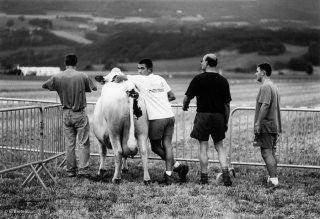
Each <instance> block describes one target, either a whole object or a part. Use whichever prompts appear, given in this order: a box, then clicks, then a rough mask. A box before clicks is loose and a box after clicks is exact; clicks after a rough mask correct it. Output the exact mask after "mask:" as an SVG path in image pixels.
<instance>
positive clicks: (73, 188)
mask: <svg viewBox="0 0 320 219" xmlns="http://www.w3.org/2000/svg"><path fill="white" fill-rule="evenodd" d="M95 74H97V73H89V75H90V76H94V75H95ZM225 76H226V77H227V78H228V80H229V82H230V89H231V93H232V99H233V101H232V107H236V106H254V102H255V97H256V94H257V91H258V89H259V83H258V82H256V81H255V77H254V75H253V74H251V75H234V74H225ZM191 78H192V76H191V75H189V76H175V75H174V76H173V77H172V78H167V80H168V83H169V84H170V86H171V87H172V90H173V91H174V92H175V94H176V96H177V100H176V101H175V102H176V103H182V99H183V95H184V92H185V90H186V88H187V86H188V84H189V82H190V80H191ZM43 81H44V78H43V80H42V79H40V80H33V79H32V78H29V80H13V79H11V80H10V79H6V80H1V81H0V97H15V98H31V99H44V100H56V94H55V92H48V91H46V90H42V89H41V84H42V83H43ZM274 81H275V83H276V84H277V85H278V87H279V89H280V93H281V97H282V99H281V101H282V106H283V107H285V106H291V107H311V108H314V107H319V103H320V92H319V91H320V90H319V76H318V75H313V76H311V77H306V76H305V75H304V74H303V75H296V76H294V77H288V76H287V75H275V77H274ZM100 91H101V85H98V92H94V93H91V94H88V100H89V101H93V102H95V101H96V100H97V98H98V96H99V95H100ZM179 118H180V117H179ZM188 119H192V118H188ZM289 120H290V118H289ZM317 142H318V141H317ZM189 143H190V144H191V145H190V148H191V149H190V151H191V150H192V151H195V154H194V155H196V151H197V148H198V146H197V143H194V142H193V143H192V142H189ZM186 151H187V150H186ZM187 152H188V151H187ZM256 153H258V152H256ZM242 155H243V156H244V155H245V154H242ZM255 155H256V156H258V154H255ZM250 156H251V155H250ZM20 159H21V158H19V157H17V159H16V162H21V160H20ZM0 160H1V162H4V163H5V162H7V161H8V157H5V153H2V154H1V155H0ZM11 160H12V159H11ZM107 160H108V164H107V166H108V169H107V171H108V177H107V179H106V181H105V182H93V181H89V180H87V179H70V178H68V177H67V176H66V173H65V170H64V169H63V168H56V166H55V162H51V163H49V169H50V170H51V171H52V173H53V174H54V175H55V176H56V178H57V181H58V183H57V184H56V185H53V184H52V182H51V181H50V179H49V178H47V177H45V176H44V178H45V184H46V185H49V191H48V192H45V191H44V190H43V189H42V188H41V186H40V185H39V183H38V182H37V180H35V182H34V183H32V184H31V185H29V186H27V187H26V188H23V189H22V188H20V185H21V184H22V182H23V180H24V178H25V177H26V176H27V174H28V173H29V172H28V171H29V170H28V169H22V170H20V171H15V172H11V173H7V174H3V175H1V176H0V213H1V216H0V218H319V217H320V210H319V209H320V204H319V203H320V193H319V191H320V187H319V185H320V173H319V171H318V170H300V169H288V168H279V179H280V183H281V187H280V188H279V189H277V190H274V191H273V190H268V189H266V188H265V180H266V174H267V173H266V170H265V168H264V167H244V166H241V167H240V166H239V167H236V173H237V175H236V178H234V179H233V186H232V187H230V188H226V187H224V186H222V185H221V184H220V183H219V182H217V181H216V180H215V177H216V176H217V174H218V173H219V168H218V165H216V164H210V165H209V167H210V168H209V170H210V171H209V178H210V184H209V185H207V186H202V185H200V184H199V170H200V169H199V164H198V163H191V162H189V163H188V165H189V166H190V173H189V176H188V182H187V183H186V184H183V185H180V184H178V183H175V184H173V185H170V186H162V185H160V184H159V183H158V182H157V181H159V180H161V179H162V175H163V170H164V169H165V165H164V162H161V161H149V164H150V165H149V172H150V176H151V178H152V180H153V181H154V182H153V183H152V185H150V186H144V185H143V183H142V181H143V172H142V163H141V161H140V160H139V159H134V160H132V159H129V172H128V173H124V174H123V176H122V182H121V184H120V185H114V184H112V183H111V178H112V175H113V170H114V162H113V159H112V158H108V159H107ZM59 161H61V160H59ZM98 163H99V159H98V157H92V158H91V172H92V173H96V171H97V169H98ZM175 177H176V179H177V176H175Z"/></svg>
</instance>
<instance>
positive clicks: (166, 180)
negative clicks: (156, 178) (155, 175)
mask: <svg viewBox="0 0 320 219" xmlns="http://www.w3.org/2000/svg"><path fill="white" fill-rule="evenodd" d="M173 182H174V179H173V176H172V175H171V176H169V175H168V174H167V173H164V174H163V180H162V181H161V182H159V183H160V184H164V185H167V186H168V185H171V184H172V183H173Z"/></svg>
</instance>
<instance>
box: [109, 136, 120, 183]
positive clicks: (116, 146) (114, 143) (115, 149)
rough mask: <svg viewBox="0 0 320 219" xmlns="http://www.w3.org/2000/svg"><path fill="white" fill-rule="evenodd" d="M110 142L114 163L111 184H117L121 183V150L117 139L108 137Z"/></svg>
mask: <svg viewBox="0 0 320 219" xmlns="http://www.w3.org/2000/svg"><path fill="white" fill-rule="evenodd" d="M110 141H111V144H112V147H113V152H114V162H115V168H114V174H113V178H112V183H116V184H118V183H120V181H121V165H122V148H121V144H120V139H119V137H117V136H110Z"/></svg>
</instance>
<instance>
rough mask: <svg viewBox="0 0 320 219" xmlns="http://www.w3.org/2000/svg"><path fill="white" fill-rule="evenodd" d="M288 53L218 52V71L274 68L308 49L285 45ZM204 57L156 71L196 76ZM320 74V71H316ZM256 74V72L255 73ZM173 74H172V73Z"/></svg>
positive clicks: (130, 66)
mask: <svg viewBox="0 0 320 219" xmlns="http://www.w3.org/2000/svg"><path fill="white" fill-rule="evenodd" d="M285 46H286V52H285V53H284V54H281V55H277V56H267V55H258V54H257V53H246V54H239V53H238V52H237V51H227V50H222V51H219V52H217V53H216V54H217V56H218V57H219V62H218V66H217V68H218V69H221V71H222V72H224V71H228V70H233V69H235V68H237V67H239V66H247V67H251V66H256V65H257V63H262V62H268V63H270V64H271V65H272V66H273V65H274V63H276V62H283V63H287V62H288V61H289V60H290V59H291V58H297V57H300V56H302V55H304V54H305V53H306V52H307V51H308V48H307V47H305V46H294V45H289V44H285ZM201 59H202V56H197V57H191V58H184V59H174V60H157V61H154V71H155V72H158V73H160V74H170V73H171V72H174V73H173V74H174V75H175V74H177V75H179V74H195V73H196V72H198V71H199V68H200V61H201ZM119 66H122V67H124V68H125V69H127V70H129V71H132V70H134V71H135V70H136V68H137V63H119ZM315 72H318V73H320V71H317V70H315ZM253 73H254V72H253ZM171 74H172V73H171Z"/></svg>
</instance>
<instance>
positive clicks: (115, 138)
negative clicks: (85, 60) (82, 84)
mask: <svg viewBox="0 0 320 219" xmlns="http://www.w3.org/2000/svg"><path fill="white" fill-rule="evenodd" d="M117 74H122V72H121V71H120V69H117V68H115V69H113V70H112V71H111V72H110V73H109V74H108V75H107V76H105V77H102V76H97V77H96V80H97V81H98V82H100V83H102V84H104V86H103V87H102V91H101V96H100V97H99V99H98V101H97V103H96V106H95V109H94V114H93V131H94V134H95V136H96V137H97V139H98V140H99V142H100V167H99V175H100V176H101V175H103V174H104V173H105V172H106V171H105V158H106V154H107V148H108V149H113V152H114V156H115V172H114V176H113V178H112V182H113V183H120V181H121V171H120V168H121V165H122V158H127V157H129V156H132V157H133V156H134V155H136V154H137V152H138V148H137V143H138V145H139V148H140V155H141V159H142V163H143V170H144V172H143V180H144V183H145V184H149V183H150V182H151V180H150V176H149V171H148V165H147V159H148V155H147V139H148V118H147V115H146V107H145V103H144V100H143V99H142V98H141V97H140V96H139V95H138V94H139V93H138V92H137V90H136V89H135V88H134V85H133V84H132V83H131V82H130V81H126V82H122V83H115V82H112V80H113V78H114V76H115V75H117ZM129 96H133V97H129ZM134 98H135V100H134ZM134 102H135V112H136V113H134V112H133V105H134Z"/></svg>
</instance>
